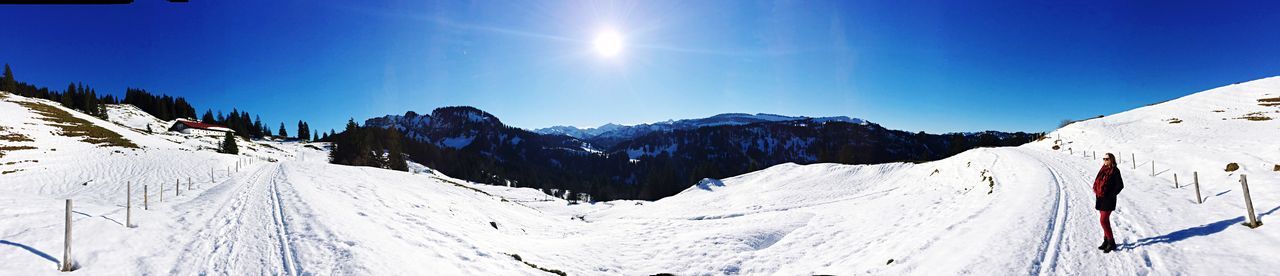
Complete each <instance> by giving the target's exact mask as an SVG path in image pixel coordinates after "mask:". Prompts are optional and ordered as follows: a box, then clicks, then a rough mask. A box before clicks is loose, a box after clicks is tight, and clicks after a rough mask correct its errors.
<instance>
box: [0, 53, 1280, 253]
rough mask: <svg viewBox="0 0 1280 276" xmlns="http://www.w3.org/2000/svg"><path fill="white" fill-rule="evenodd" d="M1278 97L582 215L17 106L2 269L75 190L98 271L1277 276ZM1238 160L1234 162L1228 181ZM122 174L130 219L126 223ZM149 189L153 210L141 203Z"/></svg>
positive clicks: (39, 249)
mask: <svg viewBox="0 0 1280 276" xmlns="http://www.w3.org/2000/svg"><path fill="white" fill-rule="evenodd" d="M1278 96H1280V78H1268V79H1262V80H1257V81H1252V82H1247V83H1241V84H1236V85H1230V86H1225V87H1222V88H1218V89H1213V90H1208V91H1205V92H1201V93H1196V94H1192V95H1189V96H1186V97H1183V98H1180V99H1175V100H1171V101H1168V102H1164V103H1160V104H1156V105H1152V106H1146V107H1140V108H1136V109H1133V110H1131V111H1127V112H1122V113H1119V114H1114V115H1109V116H1106V117H1103V118H1098V119H1092V120H1087V121H1082V122H1077V123H1074V124H1071V125H1068V126H1066V127H1064V128H1062V129H1059V130H1057V131H1054V132H1052V133H1050V134H1048V135H1047V136H1048V139H1045V140H1041V141H1037V142H1033V143H1030V144H1027V145H1023V146H1020V147H1002V148H980V149H974V150H969V151H966V152H964V153H961V154H959V155H956V156H953V157H951V158H947V159H943V160H939V161H934V162H927V163H919V164H913V163H889V164H879V165H838V164H813V165H796V164H782V165H777V166H773V167H770V168H767V169H764V170H760V171H756V172H751V173H747V174H744V175H739V176H734V177H729V178H725V179H719V180H716V179H706V180H703V181H700V182H699V183H696V184H695V183H691V184H695V185H693V186H691V187H690V188H689V189H687V190H685V191H683V192H681V193H679V194H677V195H674V196H671V197H668V198H664V199H661V200H658V201H652V202H649V201H632V200H619V201H610V202H598V203H581V204H569V202H566V201H564V200H561V199H558V198H555V197H551V196H547V195H545V194H542V193H541V192H539V191H537V190H534V189H527V188H511V187H505V186H488V185H479V184H473V183H468V182H465V181H460V180H457V179H453V178H450V177H448V176H444V175H440V174H438V173H435V172H434V171H433V170H431V169H430V168H426V167H423V166H421V165H419V164H411V165H410V166H411V168H413V172H396V171H388V170H382V169H375V168H367V167H350V166H341V165H332V164H327V163H326V160H327V158H326V151H324V150H316V149H315V148H312V147H308V145H311V146H315V147H316V148H321V149H323V148H324V144H323V143H315V144H302V143H296V142H271V141H253V142H249V141H246V142H245V144H246V145H247V146H251V147H258V148H261V149H262V150H260V151H254V152H253V154H255V155H254V156H253V157H244V156H232V155H225V154H216V153H213V152H211V151H209V150H207V149H204V150H202V149H200V148H199V147H197V146H194V145H193V144H194V143H196V142H187V141H185V140H183V139H197V140H199V139H202V138H199V137H188V136H182V135H178V134H144V133H141V132H138V131H136V130H134V129H136V125H137V124H136V123H131V122H137V121H143V122H145V120H144V119H145V118H133V119H128V120H122V121H121V124H123V125H128V127H126V126H121V125H117V124H116V123H111V122H106V121H101V120H97V119H93V118H87V119H89V120H91V121H93V122H94V123H96V124H101V125H103V126H104V127H107V128H109V129H111V130H113V131H116V132H120V133H121V134H122V135H124V136H125V137H126V138H128V139H130V140H132V141H134V142H135V143H138V144H139V145H142V146H143V148H142V149H137V150H122V149H117V148H101V147H96V146H93V145H89V144H85V143H82V142H78V141H77V140H75V139H73V138H68V137H61V136H57V135H53V134H51V133H50V129H51V128H50V127H48V126H45V125H44V123H43V122H41V121H39V120H38V119H36V118H34V116H33V115H32V114H31V113H30V112H29V111H28V110H26V109H25V108H23V107H20V106H18V105H15V104H13V103H12V102H11V101H23V100H30V99H24V98H21V97H17V96H9V97H8V98H6V99H3V100H0V126H4V127H7V128H9V129H8V130H6V131H11V132H18V133H22V134H24V135H28V136H30V137H31V138H32V139H33V140H35V141H34V142H22V143H19V144H23V145H28V144H32V145H36V146H37V149H33V150H14V151H6V152H5V153H4V156H3V157H0V171H9V170H20V171H17V172H14V173H8V174H3V175H0V221H3V223H0V263H3V264H4V265H0V274H4V275H45V274H60V273H59V272H56V266H57V259H58V258H59V257H60V256H61V253H62V252H61V250H60V248H61V246H62V244H61V241H62V234H63V233H62V227H63V225H62V222H61V220H62V219H63V217H62V214H63V211H64V210H63V209H62V208H63V206H62V204H63V201H62V200H63V199H66V198H71V199H74V200H75V204H76V207H75V211H76V213H75V214H74V215H73V221H74V225H75V230H74V237H73V249H72V255H73V257H74V259H75V260H76V262H77V264H78V265H79V267H80V268H79V269H78V270H77V271H76V272H73V274H87V275H101V274H180V275H189V274H220V275H221V274H234V275H246V274H290V275H294V274H325V275H328V274H338V275H345V274H360V275H421V274H429V275H477V274H500V275H545V274H546V273H545V272H544V271H541V270H538V269H534V268H533V267H531V266H529V265H526V264H525V262H528V263H529V264H534V265H537V266H539V267H543V268H549V269H556V270H562V271H564V272H567V273H569V274H572V275H583V274H585V275H646V274H654V273H673V274H677V275H699V274H752V275H757V274H780V275H809V274H836V275H862V274H878V275H901V274H917V275H952V274H1065V275H1134V274H1140V275H1145V274H1159V275H1167V274H1191V275H1204V274H1224V275H1232V274H1248V275H1264V274H1272V271H1274V270H1275V269H1277V268H1280V259H1277V258H1275V256H1280V226H1277V225H1271V224H1266V225H1263V226H1261V227H1259V228H1256V229H1250V228H1248V227H1245V226H1241V225H1240V223H1241V222H1243V221H1244V218H1243V217H1242V216H1243V215H1244V214H1245V211H1244V206H1243V200H1242V197H1243V195H1242V194H1241V189H1240V184H1239V183H1238V182H1236V181H1237V180H1238V179H1239V178H1240V174H1247V175H1248V179H1249V183H1250V184H1252V186H1250V190H1251V193H1252V194H1251V196H1252V200H1253V203H1254V204H1255V206H1254V207H1255V208H1256V209H1257V210H1256V211H1257V214H1258V215H1259V216H1260V217H1261V220H1262V221H1264V222H1270V221H1272V219H1271V218H1272V215H1275V212H1276V210H1280V189H1275V188H1274V186H1275V185H1273V184H1274V183H1280V173H1278V172H1273V171H1271V169H1272V167H1273V166H1274V165H1275V164H1277V163H1280V146H1278V145H1277V144H1276V143H1275V142H1274V140H1275V139H1274V138H1275V137H1276V133H1277V132H1276V131H1277V130H1278V129H1280V120H1268V121H1251V120H1244V119H1235V118H1239V117H1242V116H1244V115H1245V114H1250V113H1254V112H1261V113H1260V114H1264V115H1266V116H1270V117H1273V118H1274V117H1280V108H1277V107H1274V106H1273V107H1266V106H1261V105H1258V104H1257V99H1260V98H1270V97H1278ZM1219 110H1220V111H1221V112H1215V111H1219ZM81 115H82V114H79V115H77V116H81ZM82 117H88V116H82ZM1171 118H1177V119H1179V120H1181V121H1182V122H1180V123H1170V120H1169V119H1171ZM112 121H116V119H114V118H113V119H112ZM778 142H781V141H770V142H769V143H778ZM0 143H4V144H10V143H12V142H5V141H0ZM201 143H202V142H201ZM1055 144H1056V145H1060V149H1059V150H1054V149H1052V147H1053V146H1054V145H1055ZM272 148H274V149H275V150H269V149H272ZM53 149H57V150H53ZM1068 149H1070V150H1068ZM1095 150H1096V151H1097V152H1098V153H1103V152H1104V151H1108V152H1119V153H1121V154H1120V155H1119V156H1123V157H1124V158H1125V160H1124V161H1123V162H1124V163H1121V164H1120V167H1121V168H1122V173H1123V176H1124V180H1125V183H1126V189H1125V190H1124V192H1123V193H1122V194H1121V195H1120V198H1119V204H1118V206H1119V207H1118V210H1117V211H1116V212H1115V214H1113V216H1112V219H1113V224H1114V228H1115V231H1116V236H1117V239H1118V242H1119V243H1120V247H1121V250H1120V251H1118V252H1112V253H1109V254H1104V253H1102V252H1100V251H1098V250H1097V249H1096V247H1097V245H1098V244H1100V243H1101V233H1100V230H1099V227H1098V225H1097V224H1098V221H1097V213H1096V211H1094V210H1093V208H1092V205H1093V198H1092V191H1091V184H1092V180H1093V179H1092V178H1093V176H1094V174H1095V173H1096V172H1097V169H1098V166H1099V162H1100V161H1099V160H1095V159H1094V158H1092V157H1085V156H1084V155H1082V153H1085V152H1088V153H1090V154H1092V152H1093V151H1095ZM1130 153H1135V154H1136V156H1137V159H1138V160H1137V162H1138V163H1137V165H1138V166H1137V168H1136V169H1134V168H1133V166H1132V164H1131V163H1129V162H1132V161H1130V160H1129V159H1128V157H1129V154H1130ZM268 159H275V160H279V161H278V162H267V161H265V160H268ZM24 160H36V161H38V162H20V161H24ZM1151 160H1156V162H1155V165H1156V175H1155V176H1151V168H1150V166H1151V163H1150V161H1151ZM10 162H17V163H10ZM1227 162H1237V163H1239V164H1240V165H1241V167H1242V169H1241V170H1240V171H1236V172H1225V171H1223V168H1224V167H1225V165H1226V163H1227ZM237 163H240V164H241V167H240V168H239V169H238V170H237V169H236V168H235V164H237ZM210 170H212V171H213V173H214V178H213V179H210V177H209V172H210ZM1192 172H1198V175H1199V181H1200V189H1201V195H1203V197H1204V199H1205V200H1204V203H1203V204H1197V203H1196V202H1195V198H1194V190H1193V188H1192V187H1187V186H1182V187H1181V188H1174V184H1173V174H1175V173H1176V174H1178V175H1179V180H1180V183H1181V184H1187V183H1188V182H1189V181H1190V179H1191V176H1190V175H1191V174H1192ZM186 178H192V179H193V182H194V183H193V185H192V186H193V189H192V190H190V191H188V190H186V189H185V187H181V189H182V194H181V195H174V194H173V187H172V185H173V181H175V180H179V181H183V182H185V181H186V180H185V179H186ZM90 180H91V182H89V181H90ZM85 182H89V184H87V185H83V184H82V183H85ZM126 183H133V184H134V187H135V193H136V194H137V195H135V197H134V204H135V208H134V209H133V216H134V218H133V219H134V222H135V223H136V224H137V227H136V228H125V227H123V224H122V223H123V222H124V220H125V219H124V213H125V210H124V207H123V203H124V198H123V197H124V194H125V187H126ZM183 184H185V183H183ZM141 185H148V187H149V189H151V190H150V192H151V193H152V196H151V201H152V202H150V203H151V204H150V205H151V206H150V210H141V208H140V207H138V206H137V205H140V201H141V196H140V193H141V192H140V186H141ZM160 186H164V187H165V188H166V189H167V190H166V191H165V192H166V193H167V194H166V196H165V198H164V200H165V201H163V202H158V199H157V198H156V192H157V191H156V190H155V189H156V188H157V187H160ZM508 254H518V255H519V256H520V257H521V259H522V260H523V261H517V260H515V258H513V257H512V256H510V255H508Z"/></svg>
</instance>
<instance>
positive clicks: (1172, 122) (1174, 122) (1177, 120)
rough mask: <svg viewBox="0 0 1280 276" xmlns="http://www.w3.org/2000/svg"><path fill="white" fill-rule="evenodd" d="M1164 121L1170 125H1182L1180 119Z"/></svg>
mask: <svg viewBox="0 0 1280 276" xmlns="http://www.w3.org/2000/svg"><path fill="white" fill-rule="evenodd" d="M1165 121H1166V122H1169V123H1170V124H1180V123H1182V119H1178V118H1171V119H1168V120H1165Z"/></svg>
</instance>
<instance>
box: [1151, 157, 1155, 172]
mask: <svg viewBox="0 0 1280 276" xmlns="http://www.w3.org/2000/svg"><path fill="white" fill-rule="evenodd" d="M1151 176H1156V160H1155V159H1151Z"/></svg>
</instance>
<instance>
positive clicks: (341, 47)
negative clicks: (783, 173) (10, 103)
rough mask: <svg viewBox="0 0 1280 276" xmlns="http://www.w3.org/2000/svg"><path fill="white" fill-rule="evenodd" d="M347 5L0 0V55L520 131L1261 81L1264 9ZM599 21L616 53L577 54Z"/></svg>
mask: <svg viewBox="0 0 1280 276" xmlns="http://www.w3.org/2000/svg"><path fill="white" fill-rule="evenodd" d="M363 2H364V1H192V2H191V3H185V4H172V3H167V2H162V1H138V2H137V3H134V4H131V5H118V6H39V5H36V6H0V18H3V21H4V22H5V23H4V25H5V27H3V30H4V34H0V37H2V38H0V62H4V63H8V64H10V66H12V67H13V68H14V71H15V73H16V75H17V77H18V78H19V79H20V80H23V81H26V82H31V83H35V84H37V85H41V86H49V87H52V88H55V89H60V88H62V87H66V85H67V83H68V82H72V81H80V82H83V83H85V84H87V85H90V86H92V87H94V88H96V89H97V90H98V91H99V92H110V93H116V94H117V95H119V94H122V93H123V91H124V89H125V88H126V87H139V88H144V89H147V90H149V91H152V92H158V93H166V94H170V95H177V96H183V97H186V98H188V99H189V100H191V101H192V102H193V103H194V104H195V105H196V107H197V108H198V109H200V112H203V110H204V109H206V108H212V109H214V110H215V111H216V110H224V111H229V110H231V109H232V108H240V109H244V110H248V111H250V112H253V113H254V114H260V115H261V116H262V117H263V120H264V121H266V122H269V123H270V124H269V125H276V124H277V122H280V121H285V122H296V121H297V120H299V119H305V120H307V121H309V122H310V124H311V125H312V128H313V129H329V128H338V127H340V126H341V125H342V124H343V123H345V122H346V119H347V118H356V119H357V121H363V119H365V118H368V117H374V116H380V115H384V114H402V113H403V112H405V111H408V110H414V111H417V112H419V113H427V112H430V110H431V109H434V108H436V107H441V106H451V105H470V106H476V107H478V108H481V109H483V110H486V111H489V112H491V113H493V114H495V115H497V116H498V117H499V118H501V119H502V120H503V121H504V122H505V123H507V124H509V125H513V126H517V127H523V128H539V127H547V126H551V125H560V124H563V125H575V126H596V125H600V124H604V123H607V122H614V123H623V124H635V123H645V122H654V121H663V120H667V119H681V118H696V117H705V116H710V115H714V114H717V113H726V112H748V113H756V112H764V113H776V114H786V115H805V116H839V115H843V116H851V117H858V118H865V119H868V120H871V121H874V122H877V123H880V124H882V125H884V126H886V127H889V128H895V129H903V130H909V131H918V130H923V131H928V132H951V131H975V130H987V129H994V130H1007V131H1045V130H1050V129H1052V128H1053V127H1055V126H1056V124H1057V122H1058V121H1059V120H1061V119H1065V118H1083V117H1089V116H1095V115H1099V114H1111V113H1115V112H1120V111H1124V110H1127V109H1131V108H1134V107H1138V106H1142V105H1145V104H1148V103H1153V102H1158V101H1163V100H1167V99H1171V98H1175V97H1179V96H1182V95H1185V94H1189V93H1192V92H1196V91H1201V90H1204V89H1208V88H1213V87H1217V86H1222V85H1226V84H1230V83H1235V82H1241V81H1247V80H1252V79H1258V78H1263V77H1269V76H1276V75H1280V15H1277V14H1280V5H1277V4H1273V3H1274V2H1271V3H1268V2H1257V3H1249V2H1244V1H1239V2H1237V1H1204V2H1182V1H1151V2H1141V1H1079V2H1085V3H1059V2H1061V1H995V2H987V1H795V2H792V1H781V2H775V1H670V2H668V1H634V2H630V1H569V2H562V1H492V2H491V1H482V2H466V1H440V2H431V1H385V2H381V1H375V2H381V3H372V4H367V3H363ZM902 2H909V3H902ZM1116 2H1121V3H1116ZM603 30H613V31H614V32H616V33H618V34H619V35H620V36H622V37H623V40H624V41H623V49H622V50H621V52H620V53H619V54H618V55H617V56H613V57H605V56H602V55H601V54H599V53H597V51H595V49H594V48H593V44H592V41H593V40H594V39H595V37H597V36H598V35H599V34H600V33H601V32H602V31H603ZM288 125H289V126H290V128H291V130H292V127H293V125H294V124H293V123H288Z"/></svg>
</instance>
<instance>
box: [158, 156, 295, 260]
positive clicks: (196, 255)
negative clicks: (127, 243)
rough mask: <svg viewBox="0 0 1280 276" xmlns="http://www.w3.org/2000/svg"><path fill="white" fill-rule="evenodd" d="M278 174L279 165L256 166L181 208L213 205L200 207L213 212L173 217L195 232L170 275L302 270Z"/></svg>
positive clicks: (279, 172)
mask: <svg viewBox="0 0 1280 276" xmlns="http://www.w3.org/2000/svg"><path fill="white" fill-rule="evenodd" d="M282 176H283V175H282V173H281V166H280V165H279V164H265V165H259V166H256V167H253V168H252V171H249V172H247V173H241V174H239V175H236V176H235V177H233V178H231V179H228V180H227V181H225V182H223V183H221V184H220V186H219V187H217V188H215V189H212V190H210V191H208V192H206V194H205V195H203V196H202V197H201V200H196V201H192V202H189V203H187V204H184V205H187V206H188V207H195V206H196V205H212V206H218V207H217V208H203V209H204V210H207V211H212V212H213V213H212V214H202V213H194V214H191V215H190V216H183V217H180V218H178V221H177V222H178V224H179V225H183V226H198V227H188V228H195V232H196V233H195V235H194V238H192V239H191V241H190V243H189V244H188V245H186V246H184V247H183V253H182V254H181V256H182V257H181V258H179V260H178V262H177V264H176V265H175V266H174V267H173V269H174V270H172V271H171V272H172V273H175V274H184V273H198V272H206V273H207V272H215V273H218V274H235V273H245V272H252V273H254V274H276V275H281V274H287V275H296V274H298V272H299V271H302V269H301V268H299V267H297V266H296V262H297V260H296V259H295V256H294V254H293V247H294V246H293V244H292V242H291V239H290V237H289V229H288V224H286V223H285V219H284V215H285V213H284V207H283V205H282V203H281V202H280V192H279V189H278V185H279V183H280V182H281V181H282V180H283V179H282ZM201 222H203V223H201ZM264 256H275V257H272V258H264ZM183 269H192V270H191V271H184V270H183Z"/></svg>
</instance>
